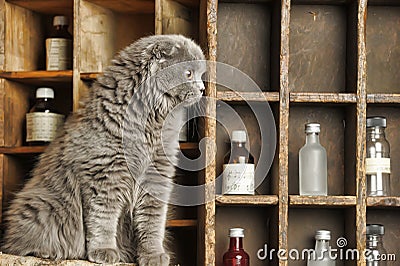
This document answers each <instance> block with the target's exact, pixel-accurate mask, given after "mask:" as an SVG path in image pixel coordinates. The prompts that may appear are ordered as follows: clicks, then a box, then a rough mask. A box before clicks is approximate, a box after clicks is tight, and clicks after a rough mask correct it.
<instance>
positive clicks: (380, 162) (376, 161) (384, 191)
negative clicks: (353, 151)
mask: <svg viewBox="0 0 400 266" xmlns="http://www.w3.org/2000/svg"><path fill="white" fill-rule="evenodd" d="M385 128H386V118H384V117H380V116H376V117H368V118H367V158H366V161H365V168H366V169H365V170H366V175H367V195H368V196H390V146H389V142H388V141H387V140H386V138H385Z"/></svg>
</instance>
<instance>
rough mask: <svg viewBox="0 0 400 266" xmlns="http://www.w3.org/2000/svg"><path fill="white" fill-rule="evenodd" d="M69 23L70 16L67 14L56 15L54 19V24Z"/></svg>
mask: <svg viewBox="0 0 400 266" xmlns="http://www.w3.org/2000/svg"><path fill="white" fill-rule="evenodd" d="M64 25H67V26H68V25H69V22H68V18H67V17H66V16H55V17H54V19H53V26H64Z"/></svg>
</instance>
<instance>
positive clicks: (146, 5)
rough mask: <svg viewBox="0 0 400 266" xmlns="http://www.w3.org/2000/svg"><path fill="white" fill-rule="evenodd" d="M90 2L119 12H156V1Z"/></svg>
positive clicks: (109, 0)
mask: <svg viewBox="0 0 400 266" xmlns="http://www.w3.org/2000/svg"><path fill="white" fill-rule="evenodd" d="M88 2H91V3H94V4H96V5H99V6H102V7H105V8H108V9H110V10H112V11H115V12H118V13H129V14H153V13H154V12H155V4H154V1H140V0H125V1H115V0H88Z"/></svg>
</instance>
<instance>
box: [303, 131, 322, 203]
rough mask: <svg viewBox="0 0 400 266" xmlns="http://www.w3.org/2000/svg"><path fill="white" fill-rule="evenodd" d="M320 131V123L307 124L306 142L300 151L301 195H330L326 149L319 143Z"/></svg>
mask: <svg viewBox="0 0 400 266" xmlns="http://www.w3.org/2000/svg"><path fill="white" fill-rule="evenodd" d="M319 132H320V124H318V123H308V124H306V126H305V133H306V144H305V145H304V146H303V147H302V148H301V149H300V152H299V192H300V195H322V196H327V195H328V174H327V159H326V150H325V148H324V147H322V146H321V144H320V143H319Z"/></svg>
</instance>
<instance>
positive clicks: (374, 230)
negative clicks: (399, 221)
mask: <svg viewBox="0 0 400 266" xmlns="http://www.w3.org/2000/svg"><path fill="white" fill-rule="evenodd" d="M384 234H385V227H384V226H383V225H381V224H367V235H384Z"/></svg>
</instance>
